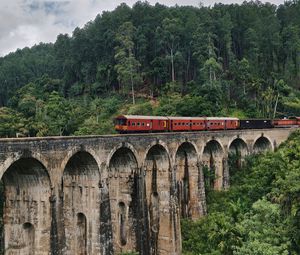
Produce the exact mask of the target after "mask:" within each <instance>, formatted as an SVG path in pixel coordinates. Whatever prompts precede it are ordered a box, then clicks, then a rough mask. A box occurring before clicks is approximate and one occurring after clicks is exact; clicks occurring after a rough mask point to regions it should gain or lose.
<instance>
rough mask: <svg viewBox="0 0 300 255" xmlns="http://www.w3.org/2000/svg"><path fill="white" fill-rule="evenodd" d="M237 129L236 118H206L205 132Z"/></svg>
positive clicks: (237, 121) (237, 120)
mask: <svg viewBox="0 0 300 255" xmlns="http://www.w3.org/2000/svg"><path fill="white" fill-rule="evenodd" d="M238 127H239V119H238V118H227V117H208V118H206V129H207V130H226V129H237V128H238Z"/></svg>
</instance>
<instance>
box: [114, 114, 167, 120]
mask: <svg viewBox="0 0 300 255" xmlns="http://www.w3.org/2000/svg"><path fill="white" fill-rule="evenodd" d="M121 118H122V119H128V120H136V119H140V120H153V119H156V120H168V118H167V117H163V116H145V115H119V116H117V119H121Z"/></svg>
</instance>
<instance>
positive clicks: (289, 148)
mask: <svg viewBox="0 0 300 255" xmlns="http://www.w3.org/2000/svg"><path fill="white" fill-rule="evenodd" d="M230 167H231V170H232V168H233V167H234V166H232V165H231V166H230ZM207 193H208V194H207V204H208V215H207V216H206V217H203V218H201V219H199V220H198V221H196V222H192V221H188V220H182V235H183V251H184V254H186V255H190V254H205V255H208V254H214V255H218V254H220V255H221V254H222V255H224V254H226V255H230V254H234V255H248V254H249V255H251V254H260V255H282V254H299V252H300V238H299V236H300V210H299V209H300V201H299V194H300V132H296V133H294V134H292V135H291V137H290V138H289V139H288V141H286V142H285V143H284V144H282V145H281V146H280V148H279V149H278V150H277V151H276V152H274V153H267V154H263V155H258V156H251V157H249V158H248V159H247V160H246V164H245V166H243V168H242V169H241V170H240V171H239V172H236V173H235V174H234V176H233V178H232V179H231V188H230V190H229V191H227V192H217V191H212V190H209V191H208V192H207Z"/></svg>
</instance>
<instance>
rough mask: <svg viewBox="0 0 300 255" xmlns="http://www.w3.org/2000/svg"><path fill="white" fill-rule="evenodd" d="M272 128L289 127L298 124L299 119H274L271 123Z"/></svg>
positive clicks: (299, 122)
mask: <svg viewBox="0 0 300 255" xmlns="http://www.w3.org/2000/svg"><path fill="white" fill-rule="evenodd" d="M272 124H273V126H274V127H290V126H296V125H299V124H300V118H298V117H295V118H288V119H275V120H273V121H272Z"/></svg>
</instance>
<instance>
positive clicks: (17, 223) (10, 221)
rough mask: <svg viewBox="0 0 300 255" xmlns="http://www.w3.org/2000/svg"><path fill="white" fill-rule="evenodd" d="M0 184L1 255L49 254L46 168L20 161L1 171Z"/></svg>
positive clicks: (48, 204) (49, 194) (30, 162)
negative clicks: (0, 212) (0, 191)
mask: <svg viewBox="0 0 300 255" xmlns="http://www.w3.org/2000/svg"><path fill="white" fill-rule="evenodd" d="M2 184H3V194H2V195H3V196H2V198H3V200H2V202H3V204H2V205H3V210H2V211H3V222H5V224H4V226H3V235H2V236H3V238H2V239H3V240H2V245H1V246H2V247H4V250H5V252H8V253H9V254H49V253H50V250H51V248H50V235H51V234H50V229H51V209H50V203H49V198H50V196H51V185H50V178H49V175H48V172H47V170H46V168H45V167H44V166H43V165H42V164H41V163H40V162H39V161H38V160H36V159H34V158H21V159H19V160H17V161H16V162H14V163H13V164H11V165H10V167H9V168H8V169H7V170H6V171H5V173H4V174H3V176H2ZM37 233H38V234H37ZM40 242H43V244H44V245H43V246H41V245H38V244H39V243H40Z"/></svg>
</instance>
